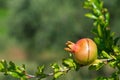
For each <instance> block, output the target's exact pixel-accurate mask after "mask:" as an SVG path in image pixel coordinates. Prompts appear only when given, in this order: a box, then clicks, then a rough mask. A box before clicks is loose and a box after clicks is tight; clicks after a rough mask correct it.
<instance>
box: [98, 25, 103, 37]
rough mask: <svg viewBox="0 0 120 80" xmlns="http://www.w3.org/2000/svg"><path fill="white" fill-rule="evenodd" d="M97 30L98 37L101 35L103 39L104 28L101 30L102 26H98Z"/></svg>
mask: <svg viewBox="0 0 120 80" xmlns="http://www.w3.org/2000/svg"><path fill="white" fill-rule="evenodd" d="M97 30H98V35H99V37H102V36H103V33H102V28H101V26H100V25H98V27H97Z"/></svg>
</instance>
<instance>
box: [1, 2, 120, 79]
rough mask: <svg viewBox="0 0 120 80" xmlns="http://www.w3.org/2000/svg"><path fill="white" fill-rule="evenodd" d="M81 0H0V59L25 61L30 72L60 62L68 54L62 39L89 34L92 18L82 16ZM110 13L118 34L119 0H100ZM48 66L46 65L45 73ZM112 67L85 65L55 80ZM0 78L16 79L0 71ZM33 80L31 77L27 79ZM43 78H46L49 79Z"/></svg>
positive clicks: (99, 73)
mask: <svg viewBox="0 0 120 80" xmlns="http://www.w3.org/2000/svg"><path fill="white" fill-rule="evenodd" d="M83 1H84V0H0V59H1V60H2V59H5V60H7V61H11V60H12V61H13V62H15V63H16V64H17V65H22V64H26V67H27V71H28V72H29V73H31V74H33V73H34V72H35V70H36V67H37V66H38V65H42V64H45V65H46V66H49V65H50V64H51V63H53V62H58V63H60V62H61V60H62V59H63V58H65V57H67V56H68V55H69V54H68V53H67V52H65V51H64V47H65V42H66V41H68V40H71V41H73V42H75V41H77V40H78V39H79V38H83V37H90V38H92V37H93V35H92V33H91V32H90V30H91V29H92V27H93V25H92V22H93V21H92V20H90V19H88V18H86V17H84V14H85V13H86V12H88V11H87V10H85V9H83ZM103 1H104V4H105V7H107V8H108V10H109V12H110V15H111V23H110V27H111V30H112V31H114V32H115V33H116V36H119V35H120V9H119V8H120V5H119V4H120V0H112V1H109V0H103ZM50 70H51V69H50V67H47V68H46V72H49V71H50ZM113 71H114V70H112V69H111V68H109V67H108V66H105V67H104V68H103V69H101V70H99V71H97V72H96V71H89V70H88V69H87V67H83V68H81V69H80V70H79V71H77V72H75V71H71V72H69V73H68V74H67V75H65V76H62V77H61V78H59V79H58V80H93V79H95V78H96V77H98V76H102V75H104V76H109V75H110V74H111V73H112V72H113ZM0 80H18V79H14V78H12V77H10V76H7V77H4V76H3V74H2V73H0ZM31 80H35V79H31ZM43 80H50V79H49V78H47V79H43Z"/></svg>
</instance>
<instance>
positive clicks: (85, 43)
mask: <svg viewBox="0 0 120 80" xmlns="http://www.w3.org/2000/svg"><path fill="white" fill-rule="evenodd" d="M66 45H67V48H65V50H66V51H69V52H71V53H73V56H74V58H75V60H76V61H77V62H78V63H79V64H81V65H88V64H91V63H93V62H94V61H95V60H96V59H97V46H96V44H95V42H94V41H93V40H91V39H89V38H83V39H80V40H78V41H77V42H76V43H73V42H71V41H68V42H67V43H66Z"/></svg>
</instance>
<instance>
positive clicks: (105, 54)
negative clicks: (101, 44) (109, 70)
mask: <svg viewBox="0 0 120 80" xmlns="http://www.w3.org/2000/svg"><path fill="white" fill-rule="evenodd" d="M102 54H103V56H104V58H108V59H110V58H111V56H110V55H108V53H107V52H105V51H102Z"/></svg>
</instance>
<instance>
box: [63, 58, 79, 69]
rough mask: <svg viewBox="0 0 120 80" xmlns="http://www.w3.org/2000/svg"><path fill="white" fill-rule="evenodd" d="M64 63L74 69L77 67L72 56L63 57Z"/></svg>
mask: <svg viewBox="0 0 120 80" xmlns="http://www.w3.org/2000/svg"><path fill="white" fill-rule="evenodd" d="M63 65H64V66H66V67H69V68H73V69H76V68H77V64H76V63H75V62H74V60H73V59H71V58H67V59H63Z"/></svg>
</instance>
